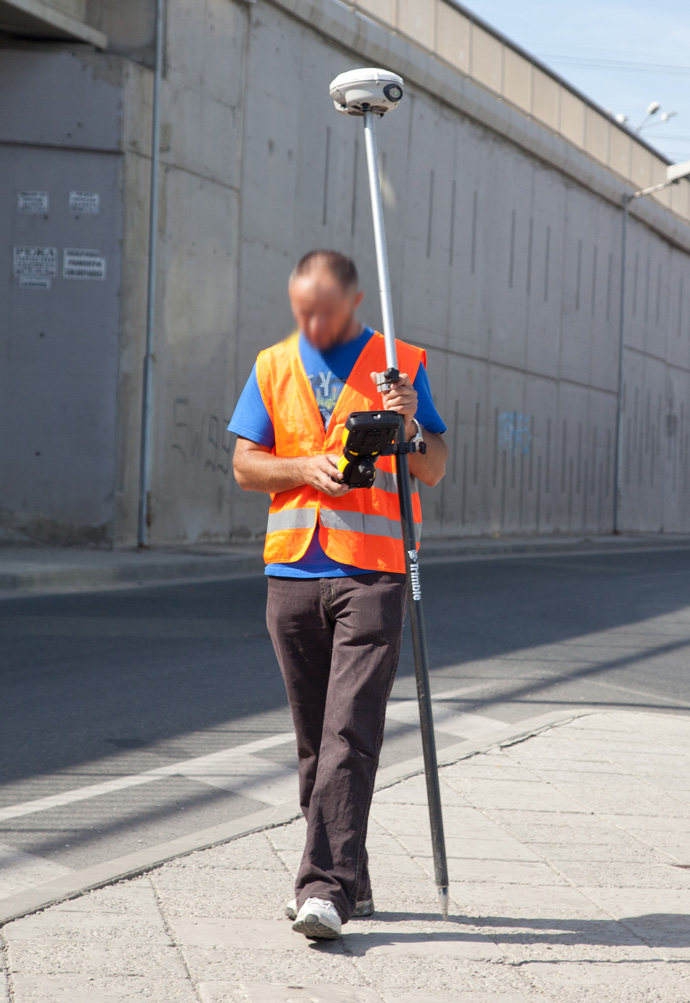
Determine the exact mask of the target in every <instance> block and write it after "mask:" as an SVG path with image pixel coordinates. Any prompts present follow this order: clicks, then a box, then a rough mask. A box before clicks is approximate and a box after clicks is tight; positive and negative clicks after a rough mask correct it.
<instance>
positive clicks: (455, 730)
mask: <svg viewBox="0 0 690 1003" xmlns="http://www.w3.org/2000/svg"><path fill="white" fill-rule="evenodd" d="M485 688H486V683H485V682H481V683H475V684H471V685H467V686H463V687H461V688H460V689H456V690H446V691H445V692H444V693H435V694H434V695H433V696H432V698H431V703H432V707H433V714H434V731H442V732H445V733H446V734H448V735H456V736H458V737H460V738H479V737H481V736H482V735H488V734H490V733H491V732H492V731H498V730H499V729H501V728H505V726H506V724H507V722H506V721H500V720H499V719H498V718H496V717H488V716H487V715H485V714H474V713H472V714H465V713H462V712H458V711H454V710H452V709H451V708H450V707H445V706H444V703H445V702H446V701H452V700H461V699H462V698H463V697H465V696H467V695H468V694H469V693H471V692H475V691H476V690H479V689H485ZM386 717H387V718H390V719H391V720H393V721H399V722H400V723H401V724H418V723H419V704H418V702H417V700H391V701H390V703H389V704H388V710H387V712H386Z"/></svg>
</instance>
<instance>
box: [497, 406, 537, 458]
mask: <svg viewBox="0 0 690 1003" xmlns="http://www.w3.org/2000/svg"><path fill="white" fill-rule="evenodd" d="M531 424H532V415H531V414H520V412H519V411H503V412H502V413H501V414H500V415H499V416H498V444H499V446H500V447H501V449H505V450H506V452H508V453H512V454H513V456H517V455H518V454H519V453H524V455H525V456H529V453H530V449H531V447H532V430H531Z"/></svg>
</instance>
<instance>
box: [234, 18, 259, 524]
mask: <svg viewBox="0 0 690 1003" xmlns="http://www.w3.org/2000/svg"><path fill="white" fill-rule="evenodd" d="M253 13H254V7H253V6H249V7H247V10H246V16H245V37H244V46H243V50H242V58H243V60H244V67H243V72H242V77H243V91H242V93H243V94H244V95H246V94H247V86H248V77H249V52H250V48H251V36H252V26H253V20H252V19H253ZM241 114H242V128H241V130H240V132H239V136H240V149H239V163H240V178H239V192H238V197H237V203H238V204H237V284H236V287H235V288H236V295H235V332H236V337H235V350H234V364H233V372H234V391H235V400H237V399H238V398H239V384H238V379H239V355H240V336H239V335H240V318H241V316H242V312H241V305H242V245H243V242H244V225H243V221H244V210H243V202H244V199H243V197H242V196H243V192H244V181H245V156H244V151H245V146H246V142H245V135H246V130H247V109H246V100H243V101H242V102H241ZM237 490H238V489H237V486H236V485H234V484H233V486H232V490H231V491H230V492H229V493H228V494H229V499H230V505H229V512H228V539H230V536H231V531H232V527H233V526H234V524H235V518H234V513H235V493H236V491H237Z"/></svg>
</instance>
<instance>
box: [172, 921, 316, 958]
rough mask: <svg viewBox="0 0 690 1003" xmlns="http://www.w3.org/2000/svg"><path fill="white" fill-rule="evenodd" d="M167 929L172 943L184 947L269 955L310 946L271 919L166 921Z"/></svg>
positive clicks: (290, 927) (290, 929)
mask: <svg viewBox="0 0 690 1003" xmlns="http://www.w3.org/2000/svg"><path fill="white" fill-rule="evenodd" d="M169 922H170V928H171V929H172V931H173V932H174V934H175V936H176V939H177V940H178V941H179V942H180V943H183V944H185V945H186V946H187V947H223V948H225V947H227V948H232V949H233V950H237V951H251V950H254V949H261V945H264V947H266V948H267V947H269V946H270V948H271V950H272V951H291V952H295V951H297V952H300V953H304V951H309V950H310V949H311V948H310V942H309V941H308V940H307V939H306V937H298V936H297V935H296V934H295V933H293V930H292V924H291V923H290V922H289V921H288V920H285V922H276V921H275V919H270V920H268V919H247V918H246V917H243V918H242V919H221V918H219V917H217V916H212V917H198V918H194V919H186V918H185V919H183V918H180V917H173V918H172V919H170V921H169Z"/></svg>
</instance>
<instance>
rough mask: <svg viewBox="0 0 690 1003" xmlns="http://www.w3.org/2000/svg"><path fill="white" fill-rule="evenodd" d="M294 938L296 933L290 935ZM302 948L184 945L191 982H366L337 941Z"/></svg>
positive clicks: (345, 985) (346, 985)
mask: <svg viewBox="0 0 690 1003" xmlns="http://www.w3.org/2000/svg"><path fill="white" fill-rule="evenodd" d="M293 936H294V937H295V938H297V937H298V934H293ZM302 939H304V938H302ZM312 945H313V946H311V948H310V949H309V950H306V951H274V950H273V949H272V947H271V944H270V942H269V943H267V944H265V945H263V946H260V947H257V946H255V947H253V948H252V949H251V950H244V951H240V950H233V949H231V948H221V947H213V948H208V947H185V949H184V957H185V962H186V964H187V967H188V970H189V974H190V977H191V979H192V982H194V983H195V984H197V985H199V984H202V983H206V982H227V981H228V980H229V979H230V980H232V981H234V982H245V981H248V982H277V983H278V984H279V985H280V984H281V983H286V984H287V985H291V984H292V985H295V984H297V985H303V984H304V983H308V984H312V983H316V984H317V985H318V983H319V982H326V983H327V984H328V983H331V984H333V985H340V986H343V987H348V988H350V987H352V986H357V985H362V986H364V985H366V983H365V980H364V978H363V977H362V976H361V975H360V973H359V972H358V970H357V968H356V967H355V965H354V962H353V959H352V958H351V957H349V956H348V955H347V954H346V953H345V950H344V948H343V943H342V942H339V941H332V940H331V941H324V942H322V943H317V942H312Z"/></svg>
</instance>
